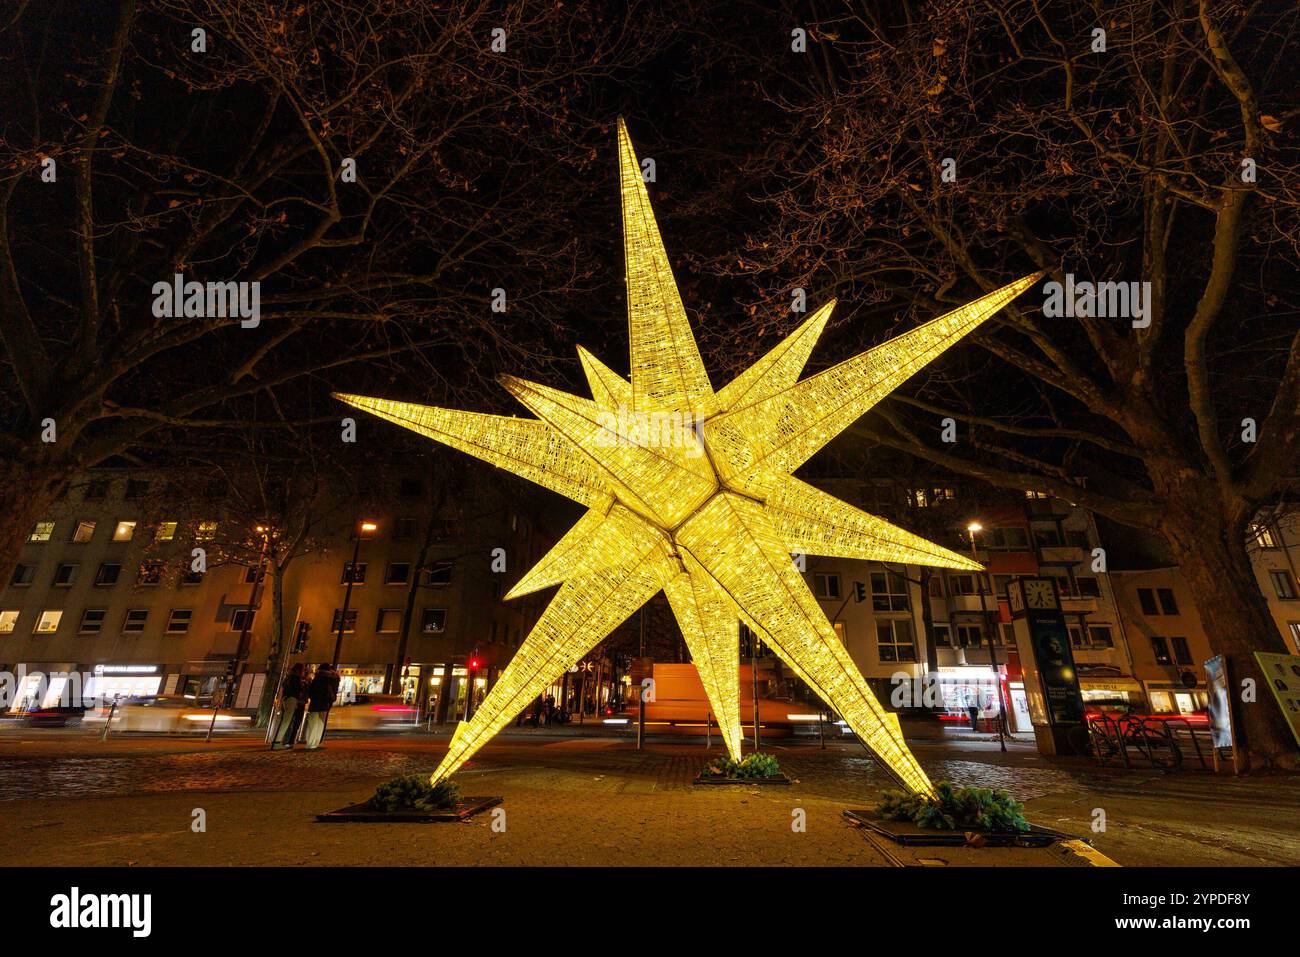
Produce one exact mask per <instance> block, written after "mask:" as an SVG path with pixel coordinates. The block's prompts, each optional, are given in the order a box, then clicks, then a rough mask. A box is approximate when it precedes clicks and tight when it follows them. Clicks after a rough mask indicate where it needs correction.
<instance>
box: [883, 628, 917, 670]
mask: <svg viewBox="0 0 1300 957" xmlns="http://www.w3.org/2000/svg"><path fill="white" fill-rule="evenodd" d="M876 647H877V649H878V650H879V652H880V660H881V661H915V660H916V645H915V643H914V642H913V641H912V623H911V622H910V621H908V620H907V619H906V618H900V619H898V620H896V621H878V622H876Z"/></svg>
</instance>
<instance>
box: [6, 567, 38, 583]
mask: <svg viewBox="0 0 1300 957" xmlns="http://www.w3.org/2000/svg"><path fill="white" fill-rule="evenodd" d="M35 577H36V566H35V565H23V564H18V565H15V566H14V574H13V577H12V578H10V579H9V584H11V585H30V584H31V583H32V580H33V579H34V578H35Z"/></svg>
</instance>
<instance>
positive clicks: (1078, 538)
mask: <svg viewBox="0 0 1300 957" xmlns="http://www.w3.org/2000/svg"><path fill="white" fill-rule="evenodd" d="M1065 540H1066V541H1067V542H1069V543H1070V544H1071V545H1072V546H1073V547H1075V548H1082V549H1087V548H1088V533H1087V531H1086V530H1084V529H1082V528H1067V529H1066V530H1065Z"/></svg>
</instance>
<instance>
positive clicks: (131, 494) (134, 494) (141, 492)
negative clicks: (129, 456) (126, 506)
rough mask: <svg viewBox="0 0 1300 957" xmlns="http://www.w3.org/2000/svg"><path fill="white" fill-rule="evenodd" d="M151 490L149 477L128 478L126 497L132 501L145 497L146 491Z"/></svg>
mask: <svg viewBox="0 0 1300 957" xmlns="http://www.w3.org/2000/svg"><path fill="white" fill-rule="evenodd" d="M148 491H149V482H148V480H147V479H128V480H127V483H126V498H127V500H128V501H132V500H134V499H137V498H144V496H145V493H147V492H148Z"/></svg>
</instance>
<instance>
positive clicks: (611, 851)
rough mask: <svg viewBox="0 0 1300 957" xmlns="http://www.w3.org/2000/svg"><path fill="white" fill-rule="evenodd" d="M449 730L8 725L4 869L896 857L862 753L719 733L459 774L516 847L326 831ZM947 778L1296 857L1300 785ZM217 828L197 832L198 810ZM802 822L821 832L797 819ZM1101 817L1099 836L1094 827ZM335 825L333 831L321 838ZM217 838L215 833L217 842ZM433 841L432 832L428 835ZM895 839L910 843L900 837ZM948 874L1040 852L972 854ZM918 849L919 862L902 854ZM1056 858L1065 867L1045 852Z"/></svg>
mask: <svg viewBox="0 0 1300 957" xmlns="http://www.w3.org/2000/svg"><path fill="white" fill-rule="evenodd" d="M446 742H447V736H446V735H445V734H441V735H427V734H407V735H400V736H391V737H383V736H362V735H355V736H345V735H337V736H334V737H332V738H329V739H327V741H326V747H324V748H322V749H321V750H319V751H315V752H306V751H301V750H299V751H293V752H282V751H278V752H272V751H269V750H267V749H266V748H265V747H264V746H262V745H261V743H260V741H258V740H257V739H256V738H255V737H254V736H251V735H247V736H243V735H230V736H227V737H224V738H221V739H219V740H214V741H213V742H211V743H206V744H205V743H204V742H203V741H202V740H196V739H177V738H167V737H161V736H158V737H144V736H140V737H134V736H127V735H117V736H113V737H111V738H110V739H109V740H108V741H105V742H101V741H99V740H98V739H97V738H96V737H95V736H93V735H87V734H84V733H79V732H74V731H64V732H59V731H48V732H46V731H30V730H28V731H22V732H5V733H0V842H2V843H3V846H5V847H6V848H9V849H11V851H10V852H9V853H8V854H7V858H8V859H7V860H6V863H7V864H41V863H69V862H71V863H76V862H81V863H104V864H122V863H127V864H129V863H144V864H151V863H180V864H205V863H240V864H266V863H270V864H295V863H356V864H365V863H396V864H421V863H430V862H434V861H436V862H438V863H447V864H453V863H516V864H518V863H537V862H542V861H543V860H545V862H548V863H575V864H576V863H588V864H591V863H596V864H599V863H643V864H645V863H648V864H689V863H723V864H726V863H749V864H788V865H800V864H818V863H840V864H853V865H876V866H887V865H888V864H889V863H890V860H891V858H890V855H889V854H884V853H882V852H881V851H880V850H879V849H877V848H874V847H873V846H872V845H870V844H869V843H868V842H867V840H866V839H865V838H864V837H863V836H862V835H861V833H860V832H856V831H854V830H853V829H852V828H850V827H848V826H847V825H846V823H845V821H844V820H843V818H842V814H841V812H842V811H843V810H844V809H846V808H865V807H871V806H872V805H874V804H875V803H876V802H877V801H878V800H879V798H880V795H881V792H882V791H883V790H885V789H886V788H889V787H891V786H892V782H891V781H890V780H889V778H888V777H887V775H885V774H884V772H882V771H881V770H880V769H879V768H878V767H877V766H876V764H875V762H874V761H873V760H872V759H871V758H870V757H869V756H868V755H867V754H866V753H865V752H863V751H862V749H861V748H859V747H857V746H856V745H850V744H847V743H844V742H839V741H836V742H832V743H829V744H828V745H827V747H826V748H825V749H821V748H819V747H818V746H817V743H816V742H815V741H813V742H807V741H789V740H787V741H773V742H765V745H764V750H767V751H771V752H772V753H774V754H776V755H777V757H778V758H779V759H780V761H781V765H782V768H783V770H785V772H786V773H787V774H788V775H789V776H790V777H791V778H792V779H794V783H793V784H792V785H791V786H790V787H763V788H760V787H754V786H749V787H741V788H716V787H712V788H701V787H695V786H694V785H693V784H692V779H693V778H694V777H695V775H696V774H697V773H698V772H699V771H700V769H701V768H702V766H703V765H704V763H705V760H706V756H707V755H709V754H718V753H720V748H719V747H718V746H717V744H716V741H715V747H714V748H713V750H712V751H711V752H706V750H705V748H704V746H703V742H702V741H701V742H691V741H683V740H680V739H678V740H666V741H665V740H656V741H653V742H651V743H650V744H649V745H648V746H647V748H646V750H643V751H637V750H636V749H635V746H634V743H633V742H632V741H630V740H628V739H627V738H624V737H617V736H608V735H594V736H580V735H573V734H566V735H552V736H547V735H541V734H505V735H502V736H501V737H499V738H498V739H497V740H495V741H493V742H491V743H490V744H489V745H488V746H487V747H485V748H484V749H483V750H482V751H480V752H479V754H477V755H476V756H475V759H474V760H473V761H472V762H470V763H468V764H467V765H466V766H465V767H464V768H462V769H461V771H460V772H458V774H457V780H458V782H459V783H460V785H461V789H462V793H465V794H497V795H501V796H503V797H504V798H505V800H506V803H505V805H503V806H504V807H505V808H507V809H508V811H509V815H510V821H511V827H510V833H509V838H508V839H505V838H504V837H503V836H496V835H494V832H492V831H491V829H490V828H489V827H488V826H487V823H486V821H485V820H480V821H478V822H477V823H475V824H474V825H473V826H470V827H464V826H453V827H452V830H450V831H448V830H446V829H438V828H435V829H434V830H432V831H428V830H425V831H420V830H419V829H416V831H412V830H410V829H409V827H408V828H407V829H406V830H403V826H402V825H387V824H384V825H373V826H356V827H353V826H349V827H338V828H336V827H334V826H330V827H324V826H318V825H314V824H313V823H312V821H313V820H314V817H315V814H317V813H319V812H322V811H326V810H332V809H334V808H337V807H340V806H342V805H344V804H348V803H352V802H355V801H359V800H363V799H364V798H365V797H366V796H368V795H369V794H370V793H371V791H372V790H373V788H374V787H375V785H376V784H378V783H379V782H381V781H383V780H386V779H389V778H391V777H394V776H396V775H399V774H406V773H417V772H425V773H427V772H429V771H431V770H432V769H433V768H434V767H435V766H436V764H437V762H438V759H439V757H440V756H441V754H442V752H443V750H444V749H445V748H446ZM915 752H916V754H917V757H918V758H919V760H920V761H921V763H922V765H923V766H924V767H925V768H926V770H927V771H928V772H929V773H930V775H931V776H932V778H933V779H934V780H936V781H939V780H951V781H953V782H954V783H957V784H964V785H978V786H985V787H995V788H1003V789H1006V790H1008V791H1010V792H1011V793H1012V794H1013V795H1015V796H1016V797H1017V798H1019V799H1020V800H1022V801H1024V802H1025V803H1026V807H1027V815H1028V816H1029V818H1030V819H1031V820H1033V821H1034V822H1035V823H1038V824H1043V825H1046V826H1049V827H1053V828H1056V829H1058V830H1062V831H1065V832H1067V833H1071V834H1079V835H1084V836H1086V837H1088V838H1089V839H1090V840H1091V841H1092V842H1093V843H1094V845H1095V846H1096V847H1097V848H1098V849H1099V850H1101V851H1102V852H1103V853H1105V854H1107V855H1108V856H1110V857H1112V858H1113V859H1115V860H1116V861H1118V862H1119V863H1121V864H1131V865H1141V864H1210V865H1214V864H1246V865H1263V864H1275V865H1292V866H1294V865H1296V864H1300V828H1297V827H1296V826H1295V825H1294V821H1295V820H1296V816H1297V812H1300V788H1298V787H1297V786H1296V785H1297V784H1298V783H1300V778H1297V777H1296V776H1294V775H1291V776H1274V777H1262V778H1239V779H1233V778H1227V777H1215V776H1213V775H1211V774H1209V773H1207V772H1199V771H1197V772H1180V773H1167V772H1162V771H1159V770H1155V769H1151V768H1147V769H1134V770H1125V769H1121V768H1102V767H1099V766H1097V765H1096V764H1095V763H1092V762H1090V761H1087V760H1083V759H1056V758H1045V757H1042V756H1040V755H1039V754H1038V753H1037V752H1036V751H1035V749H1034V748H1033V746H1032V745H1028V744H1024V743H1012V744H1011V745H1009V749H1008V751H1007V752H1006V753H1001V752H1000V751H999V750H998V747H997V745H996V743H988V742H983V741H980V742H960V741H943V742H917V743H916V745H915ZM200 807H201V808H203V809H204V810H205V813H207V814H208V815H209V821H210V828H209V831H208V832H207V833H206V834H199V835H191V833H190V828H189V822H190V815H191V813H192V812H193V811H194V810H195V809H196V808H200ZM795 812H800V813H806V815H807V819H808V830H807V832H806V833H795V832H792V830H791V826H790V821H791V814H792V813H795ZM1099 823H1100V827H1099ZM322 828H323V831H324V833H322ZM208 836H217V837H219V838H220V841H219V842H211V841H208V840H206V837H208ZM431 842H432V843H431ZM895 850H897V849H896V848H895ZM945 853H946V854H948V858H947V859H948V860H949V862H950V863H951V864H953V865H957V864H998V865H1004V864H1020V863H1034V864H1043V863H1045V861H1044V859H1043V855H1039V856H1038V857H1037V858H1035V857H1033V856H1026V855H1025V854H1024V853H1021V854H1019V855H1018V856H1017V855H1016V854H1010V855H1008V854H993V853H991V852H990V851H989V850H987V849H985V850H982V851H975V850H970V849H959V851H958V852H945ZM904 856H906V855H904ZM1049 863H1060V861H1051V862H1049Z"/></svg>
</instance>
